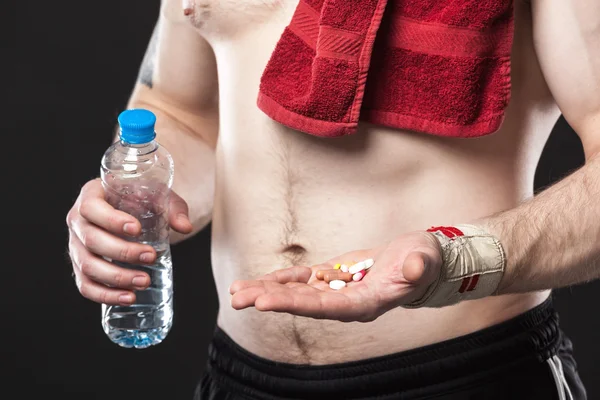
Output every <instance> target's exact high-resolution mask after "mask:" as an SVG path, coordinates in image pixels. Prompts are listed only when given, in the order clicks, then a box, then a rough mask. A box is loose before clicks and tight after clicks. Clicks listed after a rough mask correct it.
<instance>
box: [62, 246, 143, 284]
mask: <svg viewBox="0 0 600 400" xmlns="http://www.w3.org/2000/svg"><path fill="white" fill-rule="evenodd" d="M69 250H70V255H71V260H72V261H73V264H74V266H75V268H76V269H78V270H79V271H80V272H81V274H83V275H84V276H86V277H87V278H89V279H91V280H93V281H95V282H98V283H102V284H105V285H109V286H112V287H115V288H120V289H132V290H143V289H145V288H147V287H148V285H149V284H150V277H149V276H148V274H146V273H144V272H142V271H136V270H131V269H127V268H121V267H118V266H116V265H115V264H112V263H109V262H107V261H105V260H103V259H101V258H100V257H97V256H96V255H94V254H92V253H91V252H89V251H88V250H87V249H86V248H85V246H83V244H82V243H81V242H80V241H79V239H78V238H77V236H75V235H70V238H69Z"/></svg>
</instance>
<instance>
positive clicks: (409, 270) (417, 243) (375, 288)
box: [230, 232, 441, 322]
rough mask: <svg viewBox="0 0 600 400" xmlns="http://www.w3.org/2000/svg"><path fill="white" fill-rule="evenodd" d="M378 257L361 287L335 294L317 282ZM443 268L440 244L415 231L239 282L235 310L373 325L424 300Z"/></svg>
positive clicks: (350, 285)
mask: <svg viewBox="0 0 600 400" xmlns="http://www.w3.org/2000/svg"><path fill="white" fill-rule="evenodd" d="M369 258H372V259H373V260H374V261H375V263H374V265H373V266H372V267H371V268H370V269H369V271H368V272H367V274H366V275H365V276H364V277H363V278H362V280H360V281H358V282H349V283H348V284H347V286H346V287H344V288H342V289H339V290H334V289H331V288H330V287H329V284H328V283H327V282H325V281H323V280H320V279H317V276H316V273H317V271H319V270H331V269H333V268H334V265H335V264H337V263H340V264H342V263H346V264H348V263H349V264H353V263H354V262H358V261H362V260H365V259H369ZM440 265H441V255H440V250H439V244H438V243H437V240H436V239H435V238H434V237H433V236H431V235H430V234H428V233H425V232H414V233H410V234H407V235H403V236H401V237H400V238H398V239H396V240H394V241H392V242H390V243H388V244H386V245H384V246H380V247H377V248H374V249H365V250H358V251H353V252H350V253H346V254H344V255H341V256H339V257H335V258H333V259H331V260H328V261H327V262H325V263H323V264H319V265H315V266H312V267H300V266H294V267H290V268H285V269H281V270H277V271H274V272H272V273H270V274H267V275H265V276H263V277H261V278H259V279H256V280H243V281H235V282H234V283H233V284H232V285H231V287H230V293H231V294H232V298H231V305H232V306H233V307H234V308H235V309H238V310H239V309H244V308H248V307H255V308H256V309H257V310H259V311H275V312H286V313H291V314H294V315H300V316H305V317H311V318H319V319H332V320H339V321H346V322H347V321H361V322H368V321H372V320H374V319H376V318H377V317H379V316H380V315H381V314H383V313H384V312H386V311H388V310H390V309H392V308H394V307H397V306H399V305H402V304H406V303H409V302H411V301H413V300H416V299H417V298H419V297H420V296H421V295H422V294H423V293H424V292H425V290H426V289H427V287H428V286H429V284H431V283H432V282H433V281H434V280H435V278H436V277H437V274H438V273H439V268H440Z"/></svg>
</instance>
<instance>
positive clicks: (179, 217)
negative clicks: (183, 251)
mask: <svg viewBox="0 0 600 400" xmlns="http://www.w3.org/2000/svg"><path fill="white" fill-rule="evenodd" d="M169 225H171V227H172V228H173V229H174V230H175V231H177V232H179V233H183V234H186V233H191V232H192V230H193V229H194V227H193V226H192V223H191V222H190V218H189V209H188V205H187V203H186V202H185V200H183V199H182V198H181V197H180V196H179V195H178V194H177V193H175V192H171V193H170V195H169Z"/></svg>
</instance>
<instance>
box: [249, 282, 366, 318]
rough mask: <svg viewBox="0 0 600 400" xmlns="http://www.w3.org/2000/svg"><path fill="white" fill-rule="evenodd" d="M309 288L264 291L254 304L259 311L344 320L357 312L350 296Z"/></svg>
mask: <svg viewBox="0 0 600 400" xmlns="http://www.w3.org/2000/svg"><path fill="white" fill-rule="evenodd" d="M310 289H312V290H310V291H307V290H306V288H304V289H303V290H302V291H300V290H294V289H288V290H279V291H273V292H269V293H265V294H263V295H260V296H259V297H258V298H257V299H256V301H255V305H254V306H255V308H256V309H257V310H259V311H274V312H284V313H291V314H294V315H299V316H302V317H311V318H318V319H321V318H327V319H336V320H346V319H349V315H350V314H352V313H358V312H359V310H358V307H353V304H352V301H351V300H350V298H349V297H347V296H345V295H344V294H342V293H332V292H327V291H321V290H318V289H315V288H310Z"/></svg>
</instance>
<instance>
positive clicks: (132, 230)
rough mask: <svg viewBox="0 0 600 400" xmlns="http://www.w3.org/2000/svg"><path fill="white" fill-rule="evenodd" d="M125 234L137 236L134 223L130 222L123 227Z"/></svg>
mask: <svg viewBox="0 0 600 400" xmlns="http://www.w3.org/2000/svg"><path fill="white" fill-rule="evenodd" d="M123 232H125V233H126V234H128V235H135V224H134V223H133V222H128V223H126V224H125V225H123Z"/></svg>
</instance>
